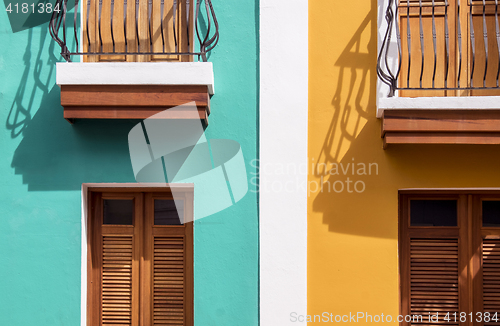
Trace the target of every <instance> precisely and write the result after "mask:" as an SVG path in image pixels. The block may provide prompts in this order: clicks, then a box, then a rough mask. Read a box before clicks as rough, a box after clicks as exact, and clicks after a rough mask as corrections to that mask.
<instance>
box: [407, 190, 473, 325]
mask: <svg viewBox="0 0 500 326" xmlns="http://www.w3.org/2000/svg"><path fill="white" fill-rule="evenodd" d="M431 198H432V199H442V200H456V201H457V226H449V227H444V226H441V227H436V226H411V225H410V219H411V216H410V201H411V200H413V199H417V200H418V199H424V200H428V199H431ZM466 226H467V197H466V196H463V195H457V196H453V195H450V196H437V195H434V196H432V197H430V196H426V197H424V196H419V197H417V196H411V195H401V197H400V224H399V228H400V230H399V245H400V247H399V250H400V251H399V256H400V269H399V271H400V287H401V310H400V312H401V315H403V316H408V315H409V316H412V320H411V321H408V320H406V321H403V322H402V323H401V325H404V326H410V325H449V326H451V325H459V324H460V325H464V326H467V325H468V324H469V323H468V322H465V323H462V322H460V321H459V320H457V321H455V320H454V316H453V313H455V312H456V313H457V316H460V312H466V311H468V310H469V306H470V304H469V301H468V300H469V299H468V298H469V295H468V293H469V290H468V269H467V264H468V249H467V227H466ZM448 313H450V314H449V315H448V317H450V320H445V319H444V318H445V317H446V314H448ZM436 314H439V317H438V321H437V322H436V321H435V319H432V320H430V319H429V316H433V315H434V316H435V315H436ZM413 316H422V318H421V319H418V320H417V319H416V317H413Z"/></svg>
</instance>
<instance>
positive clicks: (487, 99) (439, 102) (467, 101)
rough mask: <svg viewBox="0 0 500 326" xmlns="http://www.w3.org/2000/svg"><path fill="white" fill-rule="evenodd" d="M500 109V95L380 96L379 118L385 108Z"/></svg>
mask: <svg viewBox="0 0 500 326" xmlns="http://www.w3.org/2000/svg"><path fill="white" fill-rule="evenodd" d="M398 109H401V110H413V109H423V110H436V109H439V110H500V96H463V97H386V98H379V100H378V107H377V118H381V117H382V114H383V112H384V110H398Z"/></svg>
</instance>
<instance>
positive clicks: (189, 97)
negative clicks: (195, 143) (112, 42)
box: [56, 62, 214, 124]
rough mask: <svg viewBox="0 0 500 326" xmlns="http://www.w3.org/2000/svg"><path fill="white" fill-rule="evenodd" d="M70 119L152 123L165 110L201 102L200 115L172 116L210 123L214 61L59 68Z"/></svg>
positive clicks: (189, 112) (191, 112)
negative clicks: (145, 121)
mask: <svg viewBox="0 0 500 326" xmlns="http://www.w3.org/2000/svg"><path fill="white" fill-rule="evenodd" d="M56 83H57V85H59V87H60V88H61V105H62V106H63V107H64V118H65V119H67V120H68V121H70V122H72V121H73V120H74V119H146V118H148V117H151V116H153V115H156V113H159V112H162V111H164V110H167V109H170V108H173V107H176V106H179V105H183V104H187V103H190V102H195V103H196V108H197V110H186V111H182V110H179V111H177V110H176V111H175V112H176V113H175V114H170V115H168V117H170V118H175V119H201V120H203V121H205V123H206V124H208V115H209V114H210V96H211V95H213V94H214V72H213V66H212V63H210V62H92V63H91V62H78V63H77V62H75V63H74V62H69V63H67V62H65V63H57V66H56Z"/></svg>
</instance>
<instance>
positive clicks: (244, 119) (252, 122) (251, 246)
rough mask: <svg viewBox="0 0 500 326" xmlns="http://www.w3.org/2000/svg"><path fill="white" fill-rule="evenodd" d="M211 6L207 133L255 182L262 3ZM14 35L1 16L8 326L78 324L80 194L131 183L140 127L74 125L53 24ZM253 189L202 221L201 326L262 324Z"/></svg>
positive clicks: (1, 225) (0, 294) (3, 300)
mask: <svg viewBox="0 0 500 326" xmlns="http://www.w3.org/2000/svg"><path fill="white" fill-rule="evenodd" d="M6 3H7V2H6ZM213 5H214V9H215V11H216V14H217V19H218V21H219V25H220V34H221V39H220V42H219V44H218V45H217V47H216V48H215V49H214V50H213V51H212V53H211V55H210V57H209V61H210V62H213V64H214V75H215V95H214V96H213V98H212V102H211V108H212V114H211V115H210V124H209V126H208V128H207V131H206V133H207V137H208V138H209V139H233V140H236V141H238V142H239V143H240V144H241V147H242V149H243V154H244V157H245V161H246V165H247V173H249V174H250V173H254V172H256V171H255V168H254V167H252V165H251V164H250V162H251V161H252V160H253V159H255V158H257V157H258V137H257V135H258V71H259V67H258V49H259V47H258V31H259V28H258V26H259V23H258V2H252V1H237V2H232V3H231V4H230V5H227V4H225V3H223V2H222V1H221V0H214V1H213ZM11 18H12V17H11ZM12 28H13V26H11V22H10V21H9V18H8V17H7V13H6V12H5V10H2V11H1V12H0V40H1V43H0V44H2V46H1V47H0V105H1V110H0V124H1V125H3V127H2V128H0V150H1V154H0V325H9V326H17V325H37V326H44V325H46V326H56V325H79V324H80V308H81V307H80V303H81V291H80V289H81V263H80V262H81V227H82V226H81V222H80V221H81V200H82V199H81V185H82V183H90V182H92V183H105V182H135V180H134V175H133V172H132V166H131V163H130V156H129V151H128V143H127V135H128V132H129V130H130V129H131V128H132V127H133V126H134V125H135V124H137V123H138V121H126V120H124V121H116V120H115V121H113V120H103V121H98V120H87V121H83V120H80V121H77V122H76V123H75V124H74V125H70V124H69V123H68V122H67V121H65V120H64V119H63V109H62V107H61V106H60V91H59V87H58V86H57V85H55V63H56V62H58V61H62V58H61V57H60V55H59V51H60V49H59V47H58V45H57V44H56V43H55V42H53V41H52V39H51V38H50V35H49V33H48V24H47V23H45V24H42V25H39V26H35V27H32V28H28V29H24V30H20V31H17V32H15V33H14V32H13V30H12ZM16 29H17V28H16ZM7 45H8V46H7ZM249 187H250V189H249V192H248V193H247V195H246V196H245V197H244V198H243V199H242V200H241V201H240V202H238V203H237V204H236V205H234V206H232V207H230V208H228V209H226V210H225V211H222V212H220V213H217V214H214V215H212V216H209V217H206V218H204V219H201V220H198V221H196V223H195V261H194V264H195V325H197V326H202V325H203V326H209V325H217V326H225V325H228V326H229V325H231V326H233V325H257V324H258V201H257V194H256V191H255V188H254V186H252V185H251V184H249ZM195 200H196V199H195Z"/></svg>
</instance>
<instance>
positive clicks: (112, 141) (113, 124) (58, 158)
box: [11, 85, 139, 191]
mask: <svg viewBox="0 0 500 326" xmlns="http://www.w3.org/2000/svg"><path fill="white" fill-rule="evenodd" d="M59 101H60V91H59V87H58V86H57V85H54V86H53V87H52V89H51V90H50V92H49V93H48V94H46V95H45V96H44V98H43V100H42V103H41V105H40V107H39V108H38V110H37V111H36V113H35V114H34V116H33V117H32V118H31V119H30V122H29V124H28V125H27V126H26V127H25V129H24V131H23V139H22V141H21V143H20V144H19V146H18V147H17V149H16V151H15V152H14V156H13V159H12V164H11V166H12V167H13V168H14V169H15V174H20V175H22V177H23V184H27V185H28V190H29V191H50V190H79V189H80V188H81V185H82V183H84V182H135V179H134V175H133V171H132V165H131V164H124V162H130V156H129V151H128V133H129V131H130V129H131V128H132V127H133V126H134V125H135V124H137V123H138V122H139V121H130V120H123V121H115V120H87V121H83V120H78V121H76V123H75V125H70V124H69V123H68V122H67V121H66V120H64V119H63V108H62V107H61V106H60V105H59Z"/></svg>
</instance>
